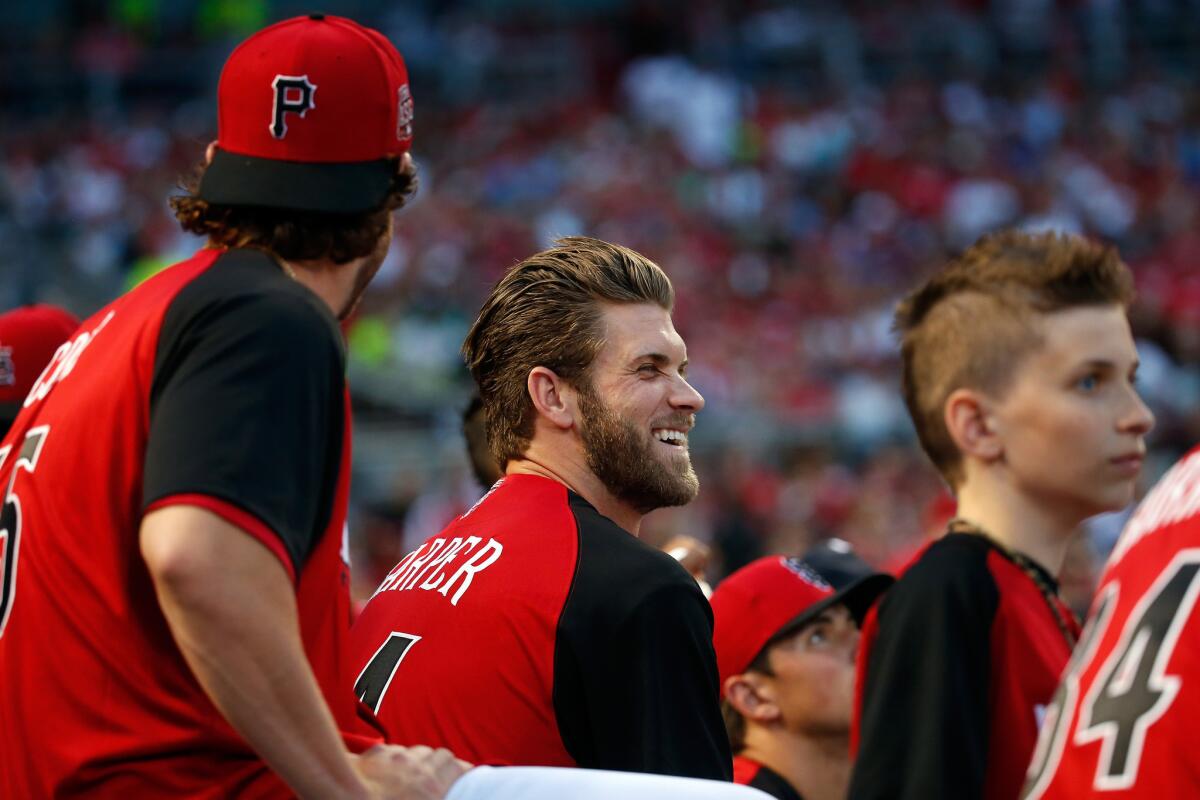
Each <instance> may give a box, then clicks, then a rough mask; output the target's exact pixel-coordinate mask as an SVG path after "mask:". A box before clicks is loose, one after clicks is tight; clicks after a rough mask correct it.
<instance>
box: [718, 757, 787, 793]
mask: <svg viewBox="0 0 1200 800" xmlns="http://www.w3.org/2000/svg"><path fill="white" fill-rule="evenodd" d="M733 782H734V783H737V784H740V785H742V786H749V787H750V788H751V789H758V790H759V791H761V792H766V793H767V794H769V795H770V796H771V797H774V798H777V800H804V798H803V797H801V796H800V793H799V792H797V791H796V790H795V788H793V787H792V785H791V784H790V783H788V782H787V781H786V780H785V779H784V777H783V776H782V775H780V774H779V773H778V772H776V771H775V770H773V769H771V768H770V767H768V766H765V765H763V764H760V763H758V762H757V761H755V760H753V759H750V758H746V757H745V756H741V755H738V756H734V757H733Z"/></svg>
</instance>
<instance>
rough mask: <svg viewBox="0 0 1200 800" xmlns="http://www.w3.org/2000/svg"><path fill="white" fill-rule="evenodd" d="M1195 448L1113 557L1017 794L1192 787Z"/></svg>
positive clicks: (1197, 676)
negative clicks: (1025, 781)
mask: <svg viewBox="0 0 1200 800" xmlns="http://www.w3.org/2000/svg"><path fill="white" fill-rule="evenodd" d="M1198 595H1200V449H1198V450H1193V451H1192V453H1191V454H1189V455H1188V456H1187V457H1186V458H1185V459H1183V460H1182V461H1180V462H1179V463H1178V464H1176V465H1175V467H1174V468H1172V469H1171V471H1170V472H1168V473H1167V474H1166V475H1165V476H1163V479H1162V480H1161V481H1160V482H1159V483H1158V485H1157V486H1156V487H1155V488H1154V490H1153V491H1152V492H1151V493H1150V494H1149V495H1147V497H1146V499H1145V500H1144V501H1143V502H1142V504H1141V505H1140V506H1139V507H1138V509H1137V512H1136V513H1135V514H1134V515H1133V518H1132V519H1131V520H1130V521H1129V525H1128V526H1127V527H1126V529H1125V531H1124V532H1123V533H1122V534H1121V538H1120V539H1119V540H1118V542H1117V545H1116V547H1115V548H1114V549H1113V552H1112V554H1111V556H1110V557H1109V561H1108V565H1107V566H1106V568H1105V571H1104V575H1103V576H1102V578H1101V580H1100V587H1099V589H1098V591H1097V592H1096V597H1095V599H1094V600H1093V601H1092V608H1091V612H1090V613H1089V614H1088V623H1087V625H1086V626H1085V627H1084V632H1083V637H1082V638H1081V639H1080V642H1079V646H1078V647H1077V648H1076V651H1075V656H1074V657H1073V658H1072V660H1071V665H1070V667H1069V668H1068V670H1067V672H1066V674H1065V675H1064V676H1063V680H1062V683H1061V685H1060V686H1059V689H1058V693H1057V694H1056V695H1055V697H1054V703H1053V704H1052V705H1051V707H1050V709H1049V710H1048V711H1047V715H1046V724H1045V726H1044V727H1043V729H1042V736H1041V738H1040V739H1039V740H1038V748H1037V751H1036V752H1035V754H1034V758H1033V764H1032V766H1031V767H1030V770H1029V780H1028V785H1027V787H1026V794H1025V797H1028V798H1031V799H1032V798H1047V800H1066V798H1083V797H1104V798H1112V800H1134V798H1139V799H1142V800H1167V798H1177V797H1196V796H1200V762H1197V759H1196V740H1195V727H1196V725H1195V721H1196V719H1197V716H1200V616H1198V615H1197V614H1196V599H1197V596H1198Z"/></svg>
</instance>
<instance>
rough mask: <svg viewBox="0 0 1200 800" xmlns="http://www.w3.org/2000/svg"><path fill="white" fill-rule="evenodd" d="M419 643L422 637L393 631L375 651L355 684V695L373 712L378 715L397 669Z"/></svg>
mask: <svg viewBox="0 0 1200 800" xmlns="http://www.w3.org/2000/svg"><path fill="white" fill-rule="evenodd" d="M419 641H421V637H420V636H414V635H413V634H411V633H400V632H399V631H393V632H392V635H391V636H389V637H388V638H387V641H385V642H384V643H383V644H382V645H380V647H379V649H378V650H376V651H375V655H373V656H371V660H370V661H368V662H367V666H365V667H363V671H362V673H360V674H359V676H358V680H356V681H355V682H354V694H355V695H357V696H358V699H359V700H362V701H363V703H365V704H366V705H367V707H369V708H370V709H371V711H373V712H376V713H378V711H379V704H380V703H381V702H383V696H384V694H386V693H387V690H388V686H390V685H391V683H392V676H394V675H395V674H396V667H398V666H400V662H401V661H403V660H404V656H406V655H408V651H409V650H410V649H411V648H412V646H413V645H414V644H416V643H417V642H419Z"/></svg>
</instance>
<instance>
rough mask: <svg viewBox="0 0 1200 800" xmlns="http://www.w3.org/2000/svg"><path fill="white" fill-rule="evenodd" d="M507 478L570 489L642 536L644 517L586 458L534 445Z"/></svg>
mask: <svg viewBox="0 0 1200 800" xmlns="http://www.w3.org/2000/svg"><path fill="white" fill-rule="evenodd" d="M505 474H506V475H541V476H542V477H543V478H550V479H551V480H555V481H558V482H559V483H561V484H563V485H564V486H566V487H567V488H568V489H570V490H571V491H573V492H575V494H577V495H579V496H580V497H582V498H583V499H584V500H587V501H588V502H589V503H591V504H592V506H593V507H594V508H595V509H596V510H597V511H599V512H600V513H601V514H603V515H604V516H606V517H608V518H609V519H611V520H612V521H613V522H615V523H616V524H617V525H619V526H620V527H621V528H623V529H625V530H626V531H628V532H629V533H631V534H633V535H634V536H637V535H639V533H640V531H641V526H642V517H643V516H645V515H643V514H639V513H638V512H637V511H636V510H634V509H632V508H630V507H629V506H628V505H626V504H625V503H622V502H621V501H619V500H618V499H617V498H615V497H613V495H612V493H611V492H609V491H608V489H607V488H605V486H604V484H603V483H602V482H601V481H600V479H599V478H597V477H596V473H594V472H592V470H591V469H590V468H589V467H588V465H587V460H586V458H584V457H583V455H582V454H578V455H574V454H572V455H571V456H564V455H562V454H553V455H552V454H549V453H546V452H544V450H543V449H542V448H538V447H536V446H535V445H531V446H530V448H529V449H528V450H527V451H526V453H525V457H524V458H519V459H513V460H510V461H509V462H508V466H507V468H506V469H505Z"/></svg>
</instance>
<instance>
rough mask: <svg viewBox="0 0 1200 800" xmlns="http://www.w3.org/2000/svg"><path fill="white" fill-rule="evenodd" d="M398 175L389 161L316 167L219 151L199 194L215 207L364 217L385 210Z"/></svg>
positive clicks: (203, 180) (201, 183)
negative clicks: (280, 209) (253, 207)
mask: <svg viewBox="0 0 1200 800" xmlns="http://www.w3.org/2000/svg"><path fill="white" fill-rule="evenodd" d="M395 171H396V167H395V164H394V163H393V162H392V161H391V160H390V159H386V158H382V159H378V160H375V161H351V162H343V163H328V162H326V163H312V162H301V161H278V160H275V159H271V158H256V157H254V156H244V155H239V154H237V153H230V152H228V151H226V150H222V149H220V148H216V150H215V151H214V152H213V159H212V162H211V163H210V164H209V165H208V167H207V168H206V169H205V171H204V176H203V177H202V178H201V179H200V190H199V192H198V193H197V194H198V196H199V197H200V199H201V200H204V201H205V202H208V203H212V204H213V205H222V206H258V207H265V208H284V209H291V210H296V211H315V212H320V213H325V214H361V213H364V212H368V211H374V210H376V209H378V208H381V207H382V206H383V203H384V201H385V200H386V199H387V195H388V190H389V189H390V188H391V185H392V176H393V175H394V174H395Z"/></svg>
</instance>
